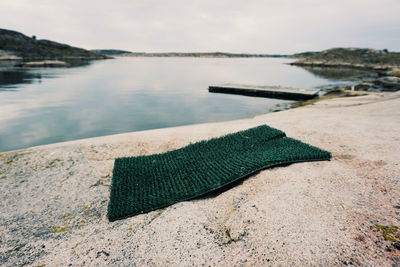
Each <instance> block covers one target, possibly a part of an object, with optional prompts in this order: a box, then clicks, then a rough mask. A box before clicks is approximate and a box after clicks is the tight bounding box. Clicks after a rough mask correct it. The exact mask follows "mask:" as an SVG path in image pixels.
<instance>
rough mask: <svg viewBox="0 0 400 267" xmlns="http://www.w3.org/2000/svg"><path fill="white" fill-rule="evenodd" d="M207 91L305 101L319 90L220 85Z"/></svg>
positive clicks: (315, 95) (313, 96)
mask: <svg viewBox="0 0 400 267" xmlns="http://www.w3.org/2000/svg"><path fill="white" fill-rule="evenodd" d="M208 91H209V92H211V93H224V94H237V95H247V96H258V97H268V98H278V99H287V100H307V99H312V98H315V97H317V96H318V93H319V91H320V90H306V89H297V88H285V87H279V86H254V85H242V84H222V85H212V86H209V87H208Z"/></svg>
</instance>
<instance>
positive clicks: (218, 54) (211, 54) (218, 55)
mask: <svg viewBox="0 0 400 267" xmlns="http://www.w3.org/2000/svg"><path fill="white" fill-rule="evenodd" d="M119 56H129V57H210V58H221V57H222V58H230V57H233V58H242V57H243V58H249V57H274V58H281V57H287V56H288V55H275V54H246V53H225V52H204V53H203V52H200V53H198V52H187V53H185V52H167V53H145V52H143V53H137V52H136V53H122V54H119Z"/></svg>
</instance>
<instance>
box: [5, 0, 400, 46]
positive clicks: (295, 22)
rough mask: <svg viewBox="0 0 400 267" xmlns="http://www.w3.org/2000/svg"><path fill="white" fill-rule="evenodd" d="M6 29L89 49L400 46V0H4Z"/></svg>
mask: <svg viewBox="0 0 400 267" xmlns="http://www.w3.org/2000/svg"><path fill="white" fill-rule="evenodd" d="M0 10H1V12H2V15H1V16H0V25H1V26H0V27H3V28H9V29H15V30H18V31H22V32H24V33H26V34H28V35H33V34H35V35H37V36H38V37H39V38H46V39H53V40H56V41H60V42H66V43H70V44H73V45H76V46H82V47H85V48H119V49H128V50H132V51H228V52H254V53H293V52H299V51H304V50H320V49H326V48H330V47H334V46H358V47H373V48H381V49H382V48H388V49H390V50H396V51H399V50H400V43H399V37H397V36H400V16H398V14H397V13H398V10H400V1H398V0H381V1H377V0H347V1H344V0H338V1H327V0H319V1H318V0H299V1H289V0H280V1H278V0H265V1H261V0H253V1H239V0H230V1H227V0H220V1H211V0H203V1H183V0H170V1H154V0H147V1H145V0H142V1H131V0H130V1H128V0H116V1H99V0H96V1H94V0H86V1H78V0H69V1H52V0H36V1H30V0H2V1H1V2H0Z"/></svg>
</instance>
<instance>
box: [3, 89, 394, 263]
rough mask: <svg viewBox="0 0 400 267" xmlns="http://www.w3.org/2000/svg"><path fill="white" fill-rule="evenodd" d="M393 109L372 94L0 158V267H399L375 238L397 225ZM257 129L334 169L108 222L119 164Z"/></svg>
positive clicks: (271, 179)
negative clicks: (321, 154)
mask: <svg viewBox="0 0 400 267" xmlns="http://www.w3.org/2000/svg"><path fill="white" fill-rule="evenodd" d="M399 105H400V93H399V92H397V93H372V94H371V93H370V94H369V95H366V96H361V97H348V98H338V99H331V100H327V101H321V102H317V103H315V104H314V105H310V106H306V107H302V108H297V109H292V110H286V111H282V112H277V113H270V114H266V115H261V116H257V117H255V118H252V119H246V120H238V121H230V122H222V123H212V124H200V125H191V126H184V127H176V128H167V129H160V130H151V131H145V132H135V133H127V134H120V135H114V136H106V137H99V138H92V139H85V140H78V141H72V142H66V143H59V144H53V145H47V146H41V147H34V148H29V149H24V150H20V151H14V152H8V153H3V154H0V192H1V196H2V201H1V202H0V265H2V266H16V265H20V264H26V265H29V266H43V265H46V266H60V265H62V266H68V265H70V264H71V265H73V266H76V265H79V266H89V265H90V266H93V265H95V266H104V265H118V266H192V265H195V266H201V265H205V266H208V265H211V266H282V265H283V266H288V265H294V266H309V265H324V266H326V265H329V266H332V265H339V266H340V265H349V264H352V265H366V266H373V265H376V266H378V265H379V266H396V265H398V264H400V250H398V249H397V248H396V246H397V245H396V244H398V243H396V242H394V241H389V240H385V238H384V236H385V237H386V239H388V237H393V236H394V234H393V233H389V234H388V233H387V232H388V231H386V234H385V235H383V233H382V232H383V231H384V229H389V228H382V227H385V226H391V225H394V226H399V224H400V222H399V215H400V202H399V195H400V184H399V180H400V178H399V177H400V168H399V160H398V158H399V157H398V155H399V154H398V153H399V151H400V120H399V118H400V109H399ZM260 124H268V125H270V126H273V127H276V128H279V129H282V130H284V131H285V132H286V133H287V134H288V136H291V137H294V138H298V139H300V140H302V141H304V142H308V143H310V144H312V145H316V146H318V147H321V148H323V149H326V150H328V151H331V152H332V153H333V159H332V161H329V162H307V163H299V164H292V165H289V166H284V167H279V168H273V169H267V170H264V171H261V172H259V173H258V174H256V175H253V176H251V177H249V178H248V179H246V180H244V181H243V182H242V183H240V184H237V185H236V186H235V187H233V188H231V189H230V190H228V191H225V192H222V193H219V194H213V195H209V196H207V197H203V198H201V199H196V200H192V201H186V202H181V203H178V204H175V205H173V206H171V207H168V208H166V209H162V210H158V211H154V212H150V213H148V214H143V215H139V216H135V217H132V218H128V219H126V220H121V221H116V222H113V223H110V222H108V221H107V219H106V216H105V214H106V210H107V203H108V191H109V186H110V179H111V172H112V167H113V160H114V159H115V158H116V157H122V156H132V155H146V154H152V153H160V152H164V151H168V150H171V149H176V148H179V147H182V146H184V145H187V144H188V143H190V142H196V141H199V140H203V139H207V138H211V137H216V136H220V135H223V134H227V133H230V132H235V131H238V130H243V129H246V128H249V127H253V126H256V125H260ZM381 226H382V227H381ZM390 229H394V228H390ZM393 238H394V237H393Z"/></svg>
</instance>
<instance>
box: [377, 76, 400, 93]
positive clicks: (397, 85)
mask: <svg viewBox="0 0 400 267" xmlns="http://www.w3.org/2000/svg"><path fill="white" fill-rule="evenodd" d="M375 84H377V85H379V86H383V87H384V88H385V89H386V91H398V90H400V78H399V77H395V76H387V77H382V78H379V79H377V80H376V81H375Z"/></svg>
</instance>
